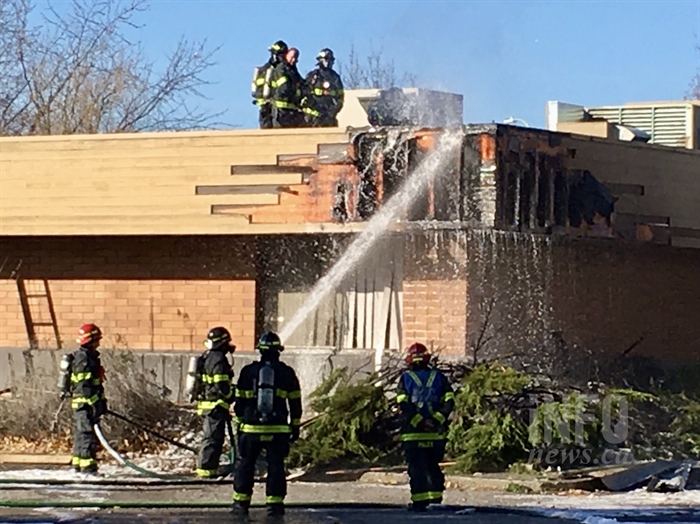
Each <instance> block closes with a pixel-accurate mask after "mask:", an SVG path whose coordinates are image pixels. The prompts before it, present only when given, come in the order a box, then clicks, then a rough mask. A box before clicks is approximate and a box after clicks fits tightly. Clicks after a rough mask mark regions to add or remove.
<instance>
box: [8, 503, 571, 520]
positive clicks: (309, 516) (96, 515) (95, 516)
mask: <svg viewBox="0 0 700 524" xmlns="http://www.w3.org/2000/svg"><path fill="white" fill-rule="evenodd" d="M464 513H466V514H464ZM59 522H60V523H61V524H116V523H121V522H130V523H131V522H133V523H136V524H142V523H143V524H145V523H153V524H200V523H210V522H230V523H232V524H237V523H241V524H244V523H245V524H372V523H381V524H412V523H416V524H439V523H442V522H444V523H448V524H476V523H479V524H502V523H506V522H507V523H513V524H578V521H573V520H566V519H558V518H547V517H538V516H530V515H523V514H518V513H508V512H506V511H504V510H493V511H490V510H489V509H486V508H483V509H480V510H479V511H478V512H475V511H474V510H472V509H467V510H463V511H462V512H460V511H459V509H457V508H452V509H449V510H441V509H436V510H431V511H428V512H426V513H421V514H415V513H411V512H409V511H407V510H405V509H376V508H375V509H367V508H362V507H358V508H357V509H353V508H342V509H339V510H333V509H324V510H303V509H296V508H292V509H289V510H288V511H287V515H285V516H284V517H274V518H271V517H267V515H266V513H265V510H264V509H253V510H251V514H250V515H249V517H247V518H245V517H233V516H232V515H230V514H229V513H228V511H227V510H225V509H213V510H206V509H204V510H201V509H200V510H191V509H182V510H177V509H175V510H119V509H115V510H89V509H88V510H61V509H57V510H42V511H41V512H39V514H37V511H36V510H23V511H22V512H18V511H17V510H9V511H8V512H7V513H5V512H4V511H2V510H0V523H2V524H8V523H12V524H15V523H17V524H19V523H23V524H29V523H31V524H49V523H59Z"/></svg>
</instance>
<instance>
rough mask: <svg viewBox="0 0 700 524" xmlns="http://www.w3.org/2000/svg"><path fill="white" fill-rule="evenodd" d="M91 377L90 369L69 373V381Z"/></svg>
mask: <svg viewBox="0 0 700 524" xmlns="http://www.w3.org/2000/svg"><path fill="white" fill-rule="evenodd" d="M91 378H92V371H83V372H82V373H71V376H70V381H71V382H82V381H83V380H90V379H91Z"/></svg>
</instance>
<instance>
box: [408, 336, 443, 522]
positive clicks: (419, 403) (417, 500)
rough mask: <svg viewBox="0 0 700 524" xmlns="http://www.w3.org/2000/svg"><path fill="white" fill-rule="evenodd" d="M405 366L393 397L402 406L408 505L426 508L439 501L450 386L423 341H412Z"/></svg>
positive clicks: (419, 509) (415, 508) (441, 490)
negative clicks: (409, 503)
mask: <svg viewBox="0 0 700 524" xmlns="http://www.w3.org/2000/svg"><path fill="white" fill-rule="evenodd" d="M406 363H407V364H408V369H407V370H406V371H404V372H403V373H402V374H401V378H400V379H399V385H398V391H397V396H396V401H397V402H398V403H399V406H400V407H401V416H402V426H401V437H400V440H401V443H402V447H403V449H404V453H405V455H406V461H407V462H408V475H409V478H410V484H411V502H412V504H411V508H412V509H413V510H415V511H425V510H426V509H427V507H428V505H429V504H440V503H441V502H442V493H443V491H444V490H445V476H444V475H443V473H442V470H441V469H440V462H441V461H442V459H443V457H444V455H445V437H446V433H447V419H448V417H449V416H450V413H451V412H452V409H453V408H454V393H453V392H452V386H451V385H450V382H449V381H448V379H447V377H445V375H443V373H442V372H441V371H439V370H437V369H435V368H432V367H431V366H430V354H429V353H428V349H427V348H426V347H425V346H424V345H423V344H413V345H412V346H410V347H409V348H408V351H407V355H406Z"/></svg>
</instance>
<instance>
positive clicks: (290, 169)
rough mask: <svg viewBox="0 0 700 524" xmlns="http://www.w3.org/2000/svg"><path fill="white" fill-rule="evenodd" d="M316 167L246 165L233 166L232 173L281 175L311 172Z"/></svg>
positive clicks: (236, 174) (235, 174)
mask: <svg viewBox="0 0 700 524" xmlns="http://www.w3.org/2000/svg"><path fill="white" fill-rule="evenodd" d="M313 172H314V169H313V168H312V167H307V166H278V165H274V164H272V165H244V166H231V174H232V175H234V176H238V175H279V174H283V173H301V174H310V173H313Z"/></svg>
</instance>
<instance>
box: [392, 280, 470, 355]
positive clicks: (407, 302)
mask: <svg viewBox="0 0 700 524" xmlns="http://www.w3.org/2000/svg"><path fill="white" fill-rule="evenodd" d="M466 296H467V281H466V280H454V281H451V280H434V279H432V280H428V279H424V280H406V281H404V283H403V340H404V345H406V346H408V345H410V344H412V343H413V342H422V343H424V344H425V345H426V346H428V348H434V349H442V350H443V351H444V353H446V354H450V355H463V354H464V349H465V344H466V342H465V340H466V328H467V300H466Z"/></svg>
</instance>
